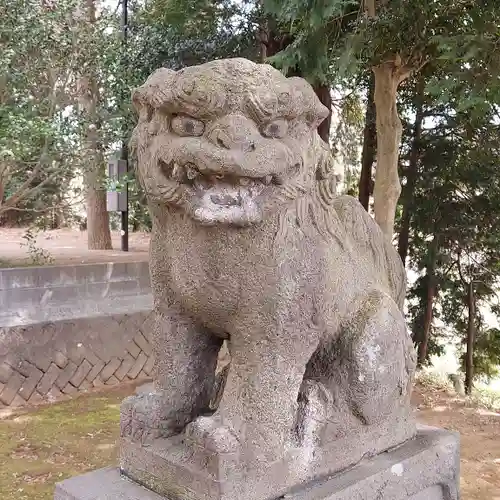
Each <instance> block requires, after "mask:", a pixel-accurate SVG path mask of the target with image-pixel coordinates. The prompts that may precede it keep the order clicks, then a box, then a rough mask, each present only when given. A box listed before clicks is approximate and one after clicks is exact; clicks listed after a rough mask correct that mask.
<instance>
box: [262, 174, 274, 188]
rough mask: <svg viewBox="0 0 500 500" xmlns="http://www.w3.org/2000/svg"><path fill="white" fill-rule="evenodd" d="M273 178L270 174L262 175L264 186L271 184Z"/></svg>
mask: <svg viewBox="0 0 500 500" xmlns="http://www.w3.org/2000/svg"><path fill="white" fill-rule="evenodd" d="M272 180H273V176H272V175H266V176H265V177H264V184H266V186H269V184H271V182H272Z"/></svg>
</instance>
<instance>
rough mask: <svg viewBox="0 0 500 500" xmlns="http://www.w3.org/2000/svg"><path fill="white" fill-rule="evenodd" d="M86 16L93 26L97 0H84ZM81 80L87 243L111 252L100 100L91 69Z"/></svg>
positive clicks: (85, 18)
mask: <svg viewBox="0 0 500 500" xmlns="http://www.w3.org/2000/svg"><path fill="white" fill-rule="evenodd" d="M82 10H84V15H83V16H81V18H80V19H81V22H84V23H88V24H89V25H90V27H91V26H92V25H93V24H94V23H95V22H96V7H95V3H94V0H84V9H82ZM87 71H88V74H86V75H82V76H81V77H80V78H79V79H78V91H79V104H80V107H81V109H82V111H83V112H84V115H85V118H86V132H85V160H86V161H85V173H84V178H85V179H84V180H85V190H86V209H87V244H88V248H89V250H111V249H112V243H111V231H110V228H109V215H108V212H107V206H106V190H105V188H104V178H105V168H106V164H105V161H104V156H103V154H102V152H101V151H100V149H99V136H98V127H99V117H98V113H97V102H98V99H99V95H98V89H97V82H96V80H95V77H94V75H92V69H91V68H89V69H88V70H87Z"/></svg>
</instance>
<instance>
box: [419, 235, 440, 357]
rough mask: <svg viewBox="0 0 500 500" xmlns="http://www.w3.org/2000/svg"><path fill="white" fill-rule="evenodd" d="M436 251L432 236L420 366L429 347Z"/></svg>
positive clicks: (434, 293)
mask: <svg viewBox="0 0 500 500" xmlns="http://www.w3.org/2000/svg"><path fill="white" fill-rule="evenodd" d="M437 251H438V238H437V236H434V239H433V241H432V245H431V248H430V252H429V262H428V264H427V270H426V272H427V294H426V300H425V316H424V327H423V331H422V337H421V339H420V342H419V344H418V349H417V363H418V366H422V365H423V364H424V363H425V360H426V359H427V351H428V347H429V338H430V333H431V326H432V318H433V313H434V297H436V291H437V290H436V277H435V271H434V270H435V266H436V257H437Z"/></svg>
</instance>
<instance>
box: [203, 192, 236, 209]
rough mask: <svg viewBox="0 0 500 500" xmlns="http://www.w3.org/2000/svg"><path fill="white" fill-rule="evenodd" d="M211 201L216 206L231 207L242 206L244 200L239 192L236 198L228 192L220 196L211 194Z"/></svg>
mask: <svg viewBox="0 0 500 500" xmlns="http://www.w3.org/2000/svg"><path fill="white" fill-rule="evenodd" d="M210 200H211V202H212V203H214V204H215V205H222V206H226V207H230V206H241V201H242V198H241V194H240V193H239V192H238V193H237V195H236V196H233V194H230V193H227V192H223V193H219V194H211V195H210Z"/></svg>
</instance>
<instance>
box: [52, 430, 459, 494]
mask: <svg viewBox="0 0 500 500" xmlns="http://www.w3.org/2000/svg"><path fill="white" fill-rule="evenodd" d="M459 464H460V462H459V442H458V436H457V435H456V434H454V433H450V432H447V431H441V430H438V429H431V428H422V429H420V431H419V433H418V434H417V437H416V439H414V440H410V441H408V442H407V443H406V444H404V445H403V446H401V447H399V448H397V449H395V450H392V451H389V452H387V453H382V454H380V455H377V456H376V457H373V458H370V459H365V460H362V461H361V462H360V463H359V464H357V465H356V466H355V467H352V468H349V469H348V470H347V471H344V472H342V473H340V474H335V475H334V476H333V477H331V478H326V479H325V478H323V479H322V480H317V481H312V482H309V483H306V484H304V485H302V486H300V487H298V488H296V489H295V490H288V491H285V493H284V495H285V496H284V498H286V499H287V500H458V499H459V494H458V483H459V476H460V470H459ZM146 465H147V464H145V466H146ZM174 473H175V476H169V477H165V478H164V482H165V483H167V482H168V481H169V480H170V482H171V484H170V487H171V489H172V490H175V493H173V494H170V495H169V496H168V497H164V496H160V495H158V494H155V493H153V492H151V491H150V490H144V489H142V488H141V487H140V486H138V485H137V484H135V483H132V482H127V481H126V480H123V479H121V478H120V475H119V472H118V469H114V468H107V469H101V470H98V471H95V472H91V473H90V474H84V475H82V476H79V477H77V478H73V479H68V480H66V481H63V482H62V483H59V484H58V485H57V487H56V496H55V500H164V499H165V498H168V499H169V500H177V499H178V498H191V499H193V498H194V499H198V498H202V499H208V498H213V495H211V494H210V493H211V491H210V490H209V489H207V488H206V489H205V490H204V491H203V494H202V495H200V494H197V492H198V490H197V488H198V487H199V486H200V484H199V478H197V477H193V478H190V479H192V480H191V482H187V481H188V477H187V476H185V477H183V476H182V475H181V474H178V473H177V471H174ZM279 479H280V477H279V476H275V475H274V476H273V474H272V471H268V472H267V473H266V472H264V473H263V474H262V475H261V476H259V477H257V478H256V480H255V485H252V487H254V488H255V489H254V493H255V494H250V495H247V496H246V497H245V496H242V495H241V494H234V493H232V494H229V493H227V494H226V492H225V491H224V488H225V485H219V486H218V487H217V485H216V482H215V481H213V478H211V481H212V485H213V490H215V491H218V492H220V498H227V499H228V500H239V499H241V498H251V499H252V500H257V499H259V498H264V497H263V496H262V494H261V492H262V491H265V490H269V489H270V488H271V487H274V483H275V482H276V481H279ZM183 480H184V481H185V482H182V481H183ZM270 484H271V486H270ZM249 487H250V485H249ZM213 490H212V491H213ZM183 491H189V494H188V495H183V494H182V492H183ZM265 498H268V499H270V498H274V499H277V498H279V497H277V496H276V497H265ZM281 498H283V497H281Z"/></svg>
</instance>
